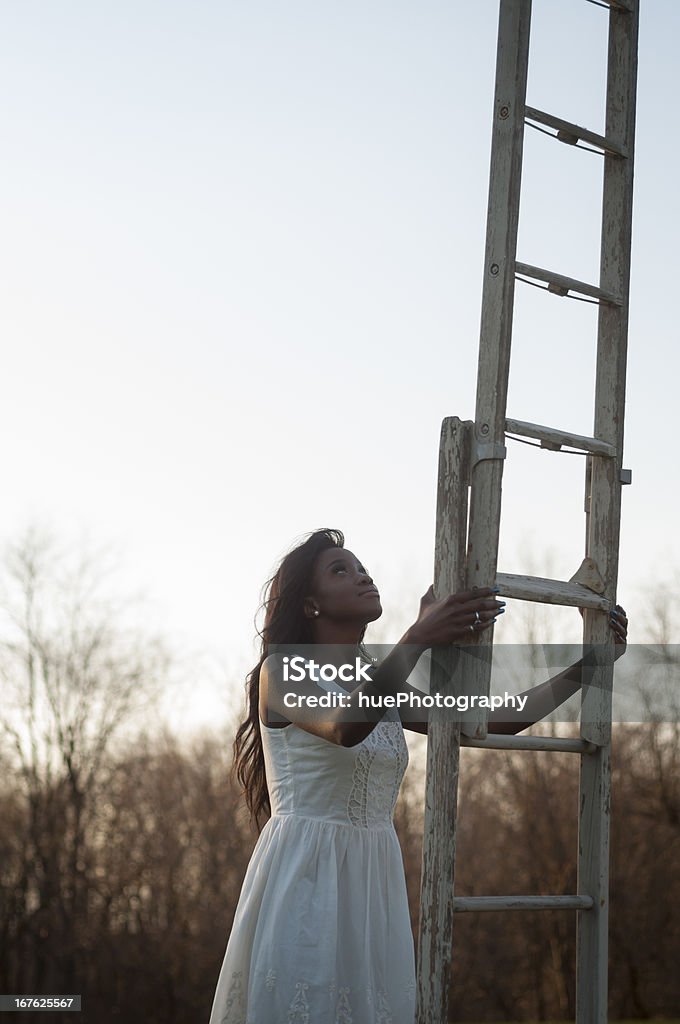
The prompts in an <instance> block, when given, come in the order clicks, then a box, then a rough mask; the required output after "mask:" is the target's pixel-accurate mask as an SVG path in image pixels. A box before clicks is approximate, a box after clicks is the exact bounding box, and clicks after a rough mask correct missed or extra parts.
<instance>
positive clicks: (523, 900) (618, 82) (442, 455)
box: [417, 0, 639, 1024]
mask: <svg viewBox="0 0 680 1024" xmlns="http://www.w3.org/2000/svg"><path fill="white" fill-rule="evenodd" d="M588 2H592V3H598V5H599V6H602V7H604V8H606V9H607V15H608V18H609V43H608V60H607V99H606V127H605V135H604V136H600V135H598V134H596V133H595V132H592V131H588V130H587V129H585V128H582V127H580V126H579V125H576V124H571V123H569V122H567V121H564V120H562V119H561V118H559V117H554V116H553V115H552V114H547V113H545V112H543V111H541V110H537V109H535V108H533V107H527V105H526V83H527V66H528V55H529V32H530V21H531V0H500V13H499V28H498V49H497V63H496V86H495V96H494V109H493V137H492V150H491V171H490V183H489V202H488V216H487V234H486V251H485V265H484V284H483V296H482V313H481V329H480V346H479V363H478V378H477V397H476V409H475V420H474V422H472V421H461V420H460V419H458V418H457V417H447V418H446V419H445V420H444V421H443V424H442V430H441V439H440V449H439V475H438V493H437V518H436V536H435V593H436V594H437V595H438V596H442V595H444V594H446V593H454V592H456V591H459V590H462V589H468V588H470V587H472V586H488V585H489V584H490V581H492V580H495V581H496V585H497V586H498V587H499V588H500V593H501V594H502V595H505V596H507V597H510V598H518V599H521V600H527V601H540V602H546V603H549V604H557V605H571V606H574V607H581V608H583V609H584V617H583V618H584V622H583V643H584V647H585V648H586V649H588V650H589V651H593V652H596V653H595V664H594V667H593V669H592V675H591V676H589V682H590V684H591V685H586V684H585V682H584V686H583V689H582V698H581V723H580V738H578V739H567V738H557V737H550V736H545V737H536V736H534V737H522V736H506V735H495V736H494V735H487V727H486V726H487V723H486V712H485V711H483V710H482V711H479V712H478V717H477V718H476V719H475V720H474V721H473V722H470V721H469V720H468V718H467V717H466V721H465V723H461V722H460V721H450V720H449V718H448V717H447V716H446V713H445V712H442V711H441V710H440V709H437V708H436V707H435V708H432V710H431V711H430V719H429V722H430V724H429V728H428V743H427V775H426V780H427V781H426V792H425V827H424V837H423V861H422V875H421V904H420V934H419V942H418V981H417V1006H418V1010H417V1021H418V1024H446V1022H447V1021H448V991H449V972H450V964H451V951H452V938H453V930H454V915H455V914H456V913H461V912H469V911H496V910H536V909H572V910H575V911H576V919H577V965H576V975H577V985H576V1020H577V1022H578V1024H605V1022H606V1020H607V927H608V860H609V797H610V752H611V746H610V741H611V690H612V682H613V652H612V651H611V647H612V645H611V636H610V630H609V626H608V621H609V618H608V611H609V610H610V609H611V608H612V607H613V605H614V603H615V599H616V586H617V575H618V546H619V528H620V510H621V485H622V484H624V483H630V473H629V471H627V470H623V469H622V462H621V453H622V449H623V423H624V404H625V378H626V348H627V332H628V290H629V277H630V248H631V222H632V199H633V152H634V132H635V94H636V80H637V36H638V22H639V0H588ZM525 124H531V125H539V126H541V128H542V129H543V130H548V133H549V134H553V133H554V137H555V138H556V139H558V140H559V141H561V142H563V143H566V144H569V145H580V144H585V145H586V146H587V147H588V148H590V149H593V148H594V149H596V150H597V151H598V152H599V153H600V154H601V155H602V159H603V160H604V186H603V201H602V231H601V252H600V281H599V285H597V286H595V285H591V284H588V283H585V282H582V281H578V280H575V279H573V278H570V277H567V276H564V275H563V274H561V273H555V272H553V271H551V270H545V269H542V268H540V267H536V266H532V265H529V264H525V263H519V262H517V259H516V250H517V228H518V220H519V202H520V186H521V176H522V150H523V138H524V128H525ZM518 277H520V278H527V279H529V280H530V281H531V282H533V283H536V282H538V283H539V286H544V287H547V289H548V290H549V291H551V292H553V293H555V294H557V295H561V296H565V295H574V296H575V297H587V298H588V299H590V300H592V301H595V302H597V303H598V306H599V309H598V338H597V362H596V388H595V409H594V428H593V436H592V437H584V436H582V435H578V434H574V433H572V432H570V431H568V430H562V429H555V428H550V427H546V426H543V425H540V424H535V423H527V422H524V421H520V420H512V419H508V418H507V415H506V401H507V389H508V375H509V363H510V348H511V338H512V320H513V302H514V290H515V280H516V279H517V278H518ZM507 434H514V435H519V436H520V437H525V438H533V439H537V440H538V441H540V445H541V447H545V448H548V449H552V450H560V448H561V446H563V445H565V446H567V447H569V448H571V449H573V450H576V451H579V452H582V453H584V454H585V456H586V546H585V558H584V561H583V563H582V565H581V567H580V568H579V569H578V570H577V572H576V573H575V574H574V576H573V577H572V578H571V580H569V581H560V580H548V579H541V578H537V577H531V576H517V575H512V574H508V573H499V572H498V571H497V556H498V538H499V528H500V514H501V479H502V472H503V460H504V459H505V456H506V446H505V443H504V442H505V439H506V435H507ZM489 635H490V631H487V632H486V634H480V635H479V636H477V637H475V638H474V639H472V640H471V643H472V644H473V645H474V654H475V657H465V656H460V657H458V658H457V660H456V658H455V653H454V651H453V650H452V649H451V648H442V649H441V650H439V651H437V652H436V655H437V656H436V657H433V659H432V667H431V677H430V680H431V690H432V692H433V693H434V692H440V693H442V694H451V695H458V694H461V693H486V694H488V693H489V685H490V675H491V654H492V643H491V642H490V641H489V640H488V639H487V637H488V636H489ZM471 637H472V634H471ZM597 652H600V653H599V654H597ZM607 652H609V653H607ZM447 659H448V660H447ZM461 745H463V746H476V747H485V748H495V749H498V748H502V749H514V750H536V749H539V750H559V751H570V752H572V753H575V754H578V755H579V757H580V783H579V785H580V801H579V808H580V811H579V814H580V817H579V842H578V847H579V848H578V886H577V888H578V892H577V893H576V894H574V895H558V896H520V897H517V896H513V897H502V896H496V897H474V898H473V897H470V898H457V897H454V885H453V882H454V867H455V826H456V805H457V788H458V766H459V752H460V746H461Z"/></svg>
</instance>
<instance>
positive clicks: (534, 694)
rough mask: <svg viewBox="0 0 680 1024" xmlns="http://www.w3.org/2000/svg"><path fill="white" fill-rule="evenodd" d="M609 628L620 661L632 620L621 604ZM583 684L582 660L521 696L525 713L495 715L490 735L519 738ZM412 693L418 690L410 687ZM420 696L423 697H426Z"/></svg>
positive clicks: (422, 725)
mask: <svg viewBox="0 0 680 1024" xmlns="http://www.w3.org/2000/svg"><path fill="white" fill-rule="evenodd" d="M609 625H610V626H611V629H612V632H613V634H614V643H615V645H616V647H617V648H618V650H615V653H614V657H615V659H616V658H620V657H621V655H622V654H625V651H626V642H627V634H628V619H627V617H626V613H625V611H624V610H623V608H622V607H621V605H618V604H617V605H616V607H615V609H614V610H613V611H612V612H610V615H609ZM582 683H583V660H582V659H580V660H579V661H577V662H576V663H575V664H574V665H570V666H569V668H567V669H565V670H564V671H563V672H560V673H559V674H558V675H556V676H553V677H552V678H551V679H546V681H545V682H544V683H539V684H538V686H532V687H531V688H530V689H529V690H525V691H524V692H523V693H522V694H520V696H521V697H525V698H526V700H525V703H524V706H523V710H522V711H511V710H509V709H506V710H502V711H492V712H491V714H490V715H489V718H488V731H489V732H491V733H506V734H511V735H515V734H516V733H518V732H522V730H523V729H528V728H529V727H530V726H532V725H535V724H536V722H540V720H541V719H542V718H545V717H546V716H547V715H549V714H550V713H551V712H552V711H555V709H556V708H558V707H560V705H562V704H564V702H565V701H566V700H569V698H570V697H572V696H573V695H574V694H575V693H576V692H577V691H578V690H579V689H580V688H581V686H582ZM408 689H414V688H412V687H408ZM414 692H415V693H419V694H420V691H418V690H415V689H414ZM420 695H421V696H422V694H420ZM402 724H403V726H404V728H405V729H409V730H411V732H419V733H424V734H426V733H427V721H423V722H407V721H403V719H402Z"/></svg>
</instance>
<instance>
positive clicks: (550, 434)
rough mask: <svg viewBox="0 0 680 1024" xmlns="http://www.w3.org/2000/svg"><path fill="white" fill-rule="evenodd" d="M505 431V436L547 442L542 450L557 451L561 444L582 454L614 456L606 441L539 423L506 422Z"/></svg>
mask: <svg viewBox="0 0 680 1024" xmlns="http://www.w3.org/2000/svg"><path fill="white" fill-rule="evenodd" d="M505 431H506V433H507V434H519V436H520V437H535V438H536V439H537V440H539V441H545V442H547V443H546V444H545V445H541V447H542V448H551V449H554V450H558V449H559V448H560V447H561V446H562V445H563V444H567V445H569V447H570V448H578V449H580V451H583V452H590V454H591V455H609V456H612V457H613V456H614V455H616V448H615V447H614V445H613V444H609V443H608V442H607V441H598V439H597V438H596V437H584V436H583V435H582V434H572V433H570V432H569V431H567V430H556V429H555V428H554V427H544V426H542V425H541V424H540V423H525V422H524V421H523V420H506V421H505Z"/></svg>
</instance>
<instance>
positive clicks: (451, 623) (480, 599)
mask: <svg viewBox="0 0 680 1024" xmlns="http://www.w3.org/2000/svg"><path fill="white" fill-rule="evenodd" d="M495 593H496V591H495V590H494V589H493V588H492V587H478V588H476V589H474V590H463V591H461V592H460V593H458V594H449V595H448V596H447V597H442V598H439V599H437V598H436V597H435V596H434V585H433V586H431V587H430V589H429V590H428V591H427V593H426V594H424V595H423V597H422V598H421V601H420V611H419V612H418V618H417V619H416V621H415V623H414V624H413V625H412V626H411V628H410V629H409V631H408V638H409V641H410V642H411V643H414V644H421V645H422V646H424V647H434V646H436V645H437V644H453V643H461V642H462V641H464V640H469V639H470V637H471V635H472V634H473V633H482V632H484V630H487V629H489V627H490V626H492V625H493V624H494V622H495V621H496V616H498V615H499V614H501V613H502V612H503V611H504V609H505V602H504V601H499V600H497V598H496V597H495V596H494V595H495ZM471 626H472V629H470V627H471Z"/></svg>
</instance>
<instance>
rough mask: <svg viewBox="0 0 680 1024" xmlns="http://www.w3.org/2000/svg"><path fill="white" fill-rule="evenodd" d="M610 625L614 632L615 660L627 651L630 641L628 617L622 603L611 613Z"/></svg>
mask: <svg viewBox="0 0 680 1024" xmlns="http://www.w3.org/2000/svg"><path fill="white" fill-rule="evenodd" d="M609 625H610V626H611V629H612V632H613V633H614V645H615V650H614V660H616V659H617V658H620V657H621V655H622V654H625V653H626V644H627V641H628V619H627V617H626V613H625V611H624V610H623V608H622V607H621V605H620V604H617V605H616V607H615V608H614V609H613V611H611V612H610V613H609Z"/></svg>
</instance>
